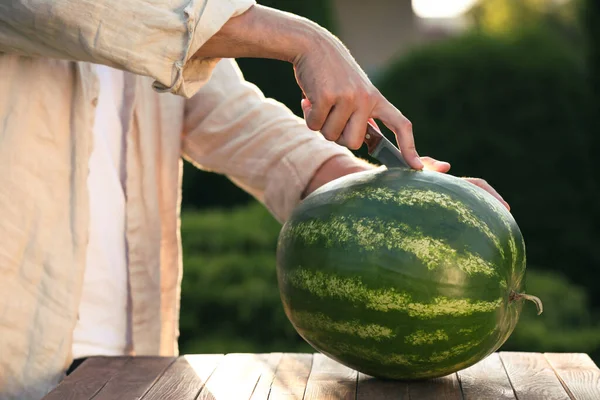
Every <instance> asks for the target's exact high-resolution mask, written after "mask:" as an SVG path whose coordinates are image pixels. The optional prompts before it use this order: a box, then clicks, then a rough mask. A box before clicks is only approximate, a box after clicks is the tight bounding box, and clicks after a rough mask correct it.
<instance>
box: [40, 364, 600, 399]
mask: <svg viewBox="0 0 600 400" xmlns="http://www.w3.org/2000/svg"><path fill="white" fill-rule="evenodd" d="M92 398H93V399H94V400H105V399H110V400H115V399H118V400H130V399H142V400H155V399H168V400H183V399H189V400H192V399H198V400H204V399H216V400H222V399H226V400H238V399H250V400H259V399H260V400H263V399H286V400H292V399H368V400H379V399H386V400H387V399H411V400H416V399H423V400H426V399H435V400H438V399H439V400H442V399H477V400H481V399H493V400H496V399H519V400H534V399H540V400H553V399H565V400H568V399H580V400H584V399H585V400H600V369H598V367H597V366H596V365H595V364H594V362H593V361H592V360H591V359H590V358H589V357H588V356H587V355H586V354H555V353H551V354H549V353H545V354H540V353H511V352H501V353H495V354H493V355H491V356H490V357H488V358H487V359H485V360H483V361H482V362H480V363H479V364H477V365H475V366H473V367H471V368H468V369H466V370H463V371H460V372H458V373H457V374H452V375H449V376H446V377H444V378H439V379H435V380H430V381H423V382H410V383H404V382H393V381H382V380H378V379H373V378H371V377H368V376H365V375H363V374H360V373H357V372H356V371H354V370H351V369H348V368H346V367H344V366H342V365H341V364H339V363H337V362H335V361H332V360H331V359H329V358H327V357H325V356H323V355H321V354H289V353H271V354H227V355H188V356H181V357H178V358H159V357H133V358H131V357H117V358H112V357H98V358H91V359H88V360H86V361H85V362H84V363H83V364H82V365H81V366H80V367H79V368H78V369H77V370H75V372H73V373H72V374H71V375H70V376H68V377H67V378H66V379H65V380H64V381H63V382H62V383H61V384H60V385H59V386H58V387H57V388H56V389H55V390H54V391H53V392H51V393H49V394H48V395H47V396H46V397H45V398H44V399H45V400H59V399H60V400H68V399H72V400H80V399H81V400H84V399H85V400H88V399H92Z"/></svg>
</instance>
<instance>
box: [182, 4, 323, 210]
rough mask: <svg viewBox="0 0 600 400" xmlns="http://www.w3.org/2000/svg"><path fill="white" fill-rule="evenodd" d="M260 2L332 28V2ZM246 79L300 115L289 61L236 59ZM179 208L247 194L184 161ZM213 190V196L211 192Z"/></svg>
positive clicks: (224, 202)
mask: <svg viewBox="0 0 600 400" xmlns="http://www.w3.org/2000/svg"><path fill="white" fill-rule="evenodd" d="M259 4H260V5H263V6H268V7H273V8H276V9H279V10H282V11H287V12H292V13H294V14H296V15H300V16H303V17H306V18H309V19H310V20H312V21H315V22H316V23H318V24H320V25H321V26H323V27H325V28H327V29H329V30H332V31H333V30H335V28H334V26H335V23H334V20H333V13H332V10H331V7H332V5H331V4H332V3H331V2H330V1H322V0H286V1H281V0H261V1H260V2H259ZM237 62H238V64H239V66H240V68H241V70H242V72H243V74H244V77H245V79H246V80H248V81H249V82H252V83H254V84H256V85H257V86H258V87H259V88H260V90H261V91H262V92H263V93H264V94H265V96H267V97H270V98H272V99H275V100H277V101H279V102H281V103H283V104H285V105H286V106H287V107H288V108H289V109H290V110H292V111H293V112H295V113H296V114H297V115H299V116H301V115H302V109H301V108H300V100H301V99H302V92H301V90H300V88H299V86H298V84H297V83H296V78H295V76H294V69H293V67H292V65H291V64H289V63H287V62H284V61H278V60H267V59H251V58H244V59H238V60H237ZM183 176H184V178H183V179H184V185H183V200H182V207H183V208H187V209H189V208H205V207H231V206H234V205H240V204H247V203H248V202H249V201H250V200H251V197H250V195H248V194H247V193H246V192H243V191H242V190H241V189H239V188H238V187H237V186H235V185H234V184H233V183H232V182H231V181H229V180H228V179H227V178H226V177H224V176H222V175H217V174H214V173H208V172H205V171H200V170H198V169H197V168H195V167H194V166H192V165H191V164H190V163H188V162H185V164H184V175H183ZM215 193H217V195H215Z"/></svg>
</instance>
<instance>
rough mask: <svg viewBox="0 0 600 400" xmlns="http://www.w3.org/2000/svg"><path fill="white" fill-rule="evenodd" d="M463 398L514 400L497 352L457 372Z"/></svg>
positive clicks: (466, 399) (467, 399)
mask: <svg viewBox="0 0 600 400" xmlns="http://www.w3.org/2000/svg"><path fill="white" fill-rule="evenodd" d="M458 379H459V380H460V384H461V388H462V391H463V398H464V400H479V399H495V400H516V397H515V392H514V391H513V388H512V386H511V384H510V381H509V380H508V375H507V374H506V370H505V369H504V366H503V365H502V361H501V360H500V356H499V355H498V353H493V354H491V355H490V356H488V357H487V358H485V359H483V360H482V361H480V362H478V363H477V364H475V365H473V366H471V367H469V368H467V369H464V370H462V371H459V372H458Z"/></svg>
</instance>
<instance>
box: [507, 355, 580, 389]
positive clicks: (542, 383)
mask: <svg viewBox="0 0 600 400" xmlns="http://www.w3.org/2000/svg"><path fill="white" fill-rule="evenodd" d="M500 359H501V360H502V363H503V365H504V368H505V369H506V372H507V374H508V378H509V379H510V382H511V384H512V387H513V389H514V391H515V393H516V395H517V398H519V399H527V400H569V399H570V397H569V395H568V394H567V392H566V391H565V389H564V388H563V386H562V384H561V383H560V381H559V380H558V377H557V376H556V374H555V373H554V371H553V370H552V367H551V366H550V364H549V363H548V361H547V360H546V358H545V357H544V355H543V354H540V353H522V352H501V353H500Z"/></svg>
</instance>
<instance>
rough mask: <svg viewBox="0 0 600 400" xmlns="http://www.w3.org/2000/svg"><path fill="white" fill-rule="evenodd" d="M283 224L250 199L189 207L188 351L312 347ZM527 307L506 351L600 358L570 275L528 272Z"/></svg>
mask: <svg viewBox="0 0 600 400" xmlns="http://www.w3.org/2000/svg"><path fill="white" fill-rule="evenodd" d="M279 229H280V225H279V223H277V222H276V221H275V220H274V219H273V218H272V217H271V216H270V215H269V214H268V213H267V211H266V210H265V209H264V207H262V206H260V205H258V204H256V203H252V204H251V205H249V206H247V207H243V208H239V209H236V210H233V211H231V212H226V211H214V210H213V211H204V212H186V213H184V214H183V221H182V240H183V244H184V259H183V262H184V277H183V289H182V309H181V338H180V348H181V352H182V353H213V352H244V351H247V352H269V351H311V347H310V346H308V345H307V344H306V343H305V342H304V341H303V340H302V339H301V338H300V337H299V336H298V335H297V334H296V332H295V331H294V329H293V327H292V326H291V324H290V323H289V321H288V320H287V318H286V316H285V314H284V312H283V308H282V305H281V300H280V298H279V291H278V288H277V279H276V269H275V249H276V243H277V235H278V233H279ZM527 285H528V292H529V293H532V294H535V295H537V296H539V297H540V298H541V299H542V300H543V302H544V306H545V311H544V313H543V314H542V315H541V316H537V315H535V307H534V305H533V304H528V305H527V306H526V307H525V308H524V314H523V316H522V319H521V321H520V323H519V324H518V326H517V329H516V330H515V332H514V334H513V335H512V337H511V338H510V340H509V341H508V342H507V343H506V345H505V346H504V348H505V349H510V350H522V351H583V352H586V353H589V354H591V355H593V356H594V357H595V359H596V360H599V361H600V325H599V324H598V320H599V319H598V318H599V316H598V315H593V314H592V309H591V308H590V307H589V303H588V301H587V293H586V290H585V288H583V287H580V286H576V285H573V284H572V283H570V282H569V281H568V280H567V279H566V278H565V277H564V276H561V275H559V274H556V273H550V272H547V271H543V270H541V269H538V270H530V271H529V273H528V278H527Z"/></svg>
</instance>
